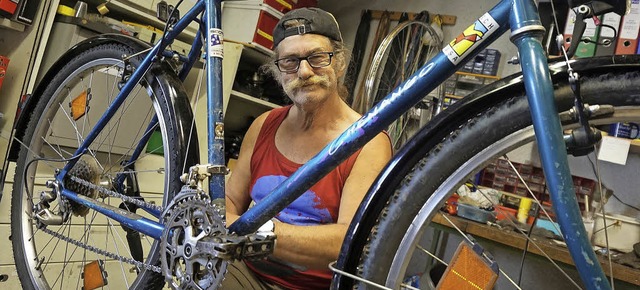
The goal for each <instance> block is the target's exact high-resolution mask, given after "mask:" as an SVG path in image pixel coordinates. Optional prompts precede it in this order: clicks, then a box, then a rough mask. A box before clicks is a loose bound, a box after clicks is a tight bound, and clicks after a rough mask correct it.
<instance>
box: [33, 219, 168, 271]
mask: <svg viewBox="0 0 640 290" xmlns="http://www.w3.org/2000/svg"><path fill="white" fill-rule="evenodd" d="M40 230H41V231H43V232H45V233H47V234H50V235H52V236H54V237H56V238H58V239H61V240H63V241H65V242H67V243H71V244H73V245H75V246H78V247H81V248H83V249H86V250H89V251H92V252H94V253H97V254H98V255H102V256H106V257H109V258H111V259H115V260H118V261H120V262H125V263H129V264H132V265H135V266H136V267H138V268H139V269H142V268H144V269H147V270H149V271H153V272H156V273H162V270H161V269H160V267H158V266H154V265H150V264H146V263H143V262H139V261H136V260H134V259H131V258H127V257H123V256H120V255H117V254H115V253H111V252H108V251H105V250H102V249H100V248H96V247H93V246H90V245H87V244H84V243H82V242H80V241H78V240H75V239H72V238H69V237H67V236H63V235H61V234H60V233H57V232H54V231H52V230H50V229H47V228H45V227H43V228H40Z"/></svg>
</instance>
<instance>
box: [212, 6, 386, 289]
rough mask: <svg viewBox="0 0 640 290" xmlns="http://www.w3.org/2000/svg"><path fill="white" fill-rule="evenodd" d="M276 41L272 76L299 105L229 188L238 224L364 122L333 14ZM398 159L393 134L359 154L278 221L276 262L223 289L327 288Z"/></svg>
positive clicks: (250, 149)
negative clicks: (374, 188)
mask: <svg viewBox="0 0 640 290" xmlns="http://www.w3.org/2000/svg"><path fill="white" fill-rule="evenodd" d="M273 36H274V52H275V60H274V62H273V65H272V67H271V68H270V70H271V73H272V74H273V76H274V77H275V78H276V80H277V81H278V82H279V83H280V84H281V85H282V87H283V89H284V91H285V93H286V94H287V96H288V97H289V98H290V99H291V100H292V102H293V105H291V106H287V107H284V108H280V109H275V110H272V111H270V112H267V113H265V114H263V115H262V116H260V117H258V118H257V119H256V120H255V121H254V122H253V124H252V125H251V127H250V128H249V130H248V131H247V133H246V135H245V137H244V141H243V143H242V147H241V149H240V155H239V158H238V162H237V163H236V166H235V169H234V170H233V173H232V174H231V177H230V179H229V181H228V183H227V199H226V201H227V219H228V223H229V224H230V223H232V222H233V221H235V219H237V216H238V215H240V214H242V213H243V212H245V211H246V210H247V209H248V208H249V206H250V205H251V204H252V203H253V202H255V203H259V202H260V200H261V199H262V198H264V197H265V196H266V195H267V194H269V192H270V191H271V190H272V189H273V188H275V187H276V186H277V185H278V184H280V183H281V182H282V181H283V180H284V179H286V177H287V176H290V175H291V174H292V173H293V172H295V171H296V170H297V169H298V168H299V167H300V166H301V165H302V164H304V163H305V162H307V161H308V160H309V159H311V158H312V157H313V156H315V155H316V154H317V153H318V152H320V150H321V149H323V148H324V147H325V146H326V145H327V144H329V143H330V142H331V141H332V140H334V139H335V138H336V137H338V136H339V135H340V134H341V133H342V132H343V131H345V130H346V129H347V128H348V127H349V126H350V125H351V124H353V123H354V122H355V121H356V120H358V119H359V118H360V115H359V114H358V113H356V112H355V111H354V110H352V109H351V108H350V107H349V106H348V105H347V104H346V103H345V101H344V98H345V97H346V96H345V95H344V94H342V95H341V92H346V89H345V88H344V85H343V84H342V82H341V78H342V77H343V75H344V72H345V71H346V64H347V63H346V62H347V60H346V59H347V56H346V55H345V54H346V51H345V49H344V45H343V42H342V36H341V34H340V30H339V28H338V23H337V22H336V20H335V18H334V17H333V16H332V15H331V14H329V13H327V12H325V11H323V10H321V9H317V8H302V9H298V10H293V11H291V12H289V13H287V14H285V15H284V17H283V18H282V19H281V20H280V22H279V23H278V24H277V26H276V28H275V29H274V32H273ZM391 155H392V149H391V143H390V140H389V138H388V136H387V135H386V134H384V133H381V134H379V135H378V136H376V137H375V138H374V139H373V140H371V141H370V142H369V143H368V144H367V145H366V146H365V147H364V148H363V149H361V150H360V151H358V152H356V153H354V155H352V156H351V157H350V158H349V159H347V160H346V161H345V162H344V163H343V164H341V165H340V166H338V167H337V168H336V169H334V170H333V171H332V172H331V173H329V175H327V176H326V177H324V178H323V179H322V180H321V181H320V182H318V183H317V184H316V185H314V186H313V187H312V188H311V189H309V190H308V191H307V192H306V193H305V194H303V195H302V196H301V197H300V198H298V199H297V200H296V201H295V202H293V203H292V204H291V205H289V206H288V207H287V208H286V209H284V210H283V211H282V212H281V213H279V214H278V216H277V217H276V219H274V224H275V227H274V229H273V230H274V232H275V234H276V236H277V243H276V248H275V252H274V254H273V255H272V257H270V258H269V259H268V260H265V261H253V262H246V263H234V264H232V265H230V267H229V268H230V270H229V274H228V275H227V277H226V278H225V282H224V283H223V288H224V289H235V288H243V289H251V288H254V289H255V288H257V289H279V288H287V289H326V288H328V287H329V285H330V282H331V272H330V271H329V269H328V264H329V263H330V262H332V261H335V260H336V259H337V257H338V253H339V251H340V247H341V244H342V241H343V239H344V236H345V234H346V231H347V229H348V227H349V223H350V222H351V219H352V218H353V215H354V214H355V211H356V210H357V207H358V205H359V204H360V202H361V201H362V198H363V196H364V195H365V193H366V191H367V190H368V188H369V187H370V186H371V184H372V182H373V180H374V179H375V178H376V176H377V175H378V173H379V172H380V170H381V169H382V168H383V166H384V165H385V164H386V163H387V162H388V160H389V159H390V157H391ZM245 266H246V267H248V269H246V268H245Z"/></svg>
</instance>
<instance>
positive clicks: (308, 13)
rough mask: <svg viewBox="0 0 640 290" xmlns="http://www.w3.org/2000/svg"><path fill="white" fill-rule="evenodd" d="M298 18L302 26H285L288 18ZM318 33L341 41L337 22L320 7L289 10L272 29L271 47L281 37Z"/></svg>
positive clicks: (278, 41) (280, 39) (275, 45)
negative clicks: (302, 23)
mask: <svg viewBox="0 0 640 290" xmlns="http://www.w3.org/2000/svg"><path fill="white" fill-rule="evenodd" d="M292 19H300V20H302V22H304V23H305V24H304V26H294V27H289V28H285V27H284V23H285V22H286V21H288V20H292ZM307 33H311V34H319V35H324V36H326V37H328V38H330V39H333V40H337V41H342V35H341V34H340V28H339V27H338V22H337V21H336V18H335V17H333V15H332V14H331V13H329V12H327V11H324V10H322V9H320V8H315V7H312V8H299V9H295V10H291V11H289V12H288V13H287V14H285V15H284V16H282V18H281V19H280V21H278V24H276V27H275V28H274V29H273V47H274V48H275V47H277V46H278V44H280V41H282V40H283V39H285V38H287V37H289V36H292V35H300V34H307Z"/></svg>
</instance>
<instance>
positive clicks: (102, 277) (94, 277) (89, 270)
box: [82, 260, 108, 290]
mask: <svg viewBox="0 0 640 290" xmlns="http://www.w3.org/2000/svg"><path fill="white" fill-rule="evenodd" d="M82 278H83V280H84V288H83V289H84V290H93V289H98V288H100V287H102V286H105V285H107V284H108V282H107V272H106V271H105V270H104V261H102V260H96V261H93V262H91V263H89V264H86V265H84V272H82Z"/></svg>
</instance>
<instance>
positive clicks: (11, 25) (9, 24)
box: [0, 17, 25, 32]
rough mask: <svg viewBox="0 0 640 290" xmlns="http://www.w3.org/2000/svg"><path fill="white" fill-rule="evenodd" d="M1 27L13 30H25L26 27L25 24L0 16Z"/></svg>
mask: <svg viewBox="0 0 640 290" xmlns="http://www.w3.org/2000/svg"><path fill="white" fill-rule="evenodd" d="M0 28H8V29H11V30H15V31H20V32H23V31H24V29H25V25H24V24H21V23H18V22H14V21H11V20H9V19H7V18H4V17H0Z"/></svg>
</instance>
